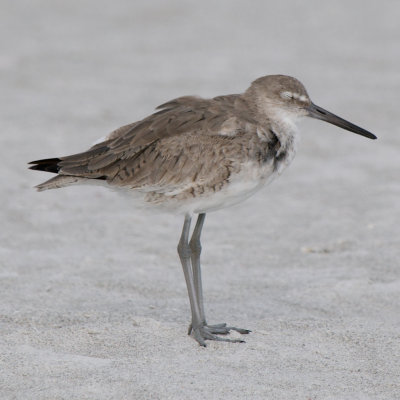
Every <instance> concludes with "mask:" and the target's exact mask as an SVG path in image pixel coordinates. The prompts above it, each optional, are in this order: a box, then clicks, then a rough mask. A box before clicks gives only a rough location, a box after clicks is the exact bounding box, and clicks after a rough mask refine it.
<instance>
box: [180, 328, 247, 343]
mask: <svg viewBox="0 0 400 400" xmlns="http://www.w3.org/2000/svg"><path fill="white" fill-rule="evenodd" d="M231 331H236V332H239V333H241V334H242V335H247V334H248V333H250V332H251V331H250V330H248V329H242V328H235V327H234V326H227V325H226V324H225V323H222V324H215V325H207V324H206V323H203V324H202V325H200V326H198V327H196V328H194V327H193V325H192V324H190V326H189V330H188V335H190V334H192V335H193V337H194V339H195V340H196V341H197V342H198V343H199V345H200V346H203V347H206V343H205V341H206V340H216V341H219V342H231V343H244V340H242V339H228V338H221V337H219V336H216V335H227V334H229V333H230V332H231Z"/></svg>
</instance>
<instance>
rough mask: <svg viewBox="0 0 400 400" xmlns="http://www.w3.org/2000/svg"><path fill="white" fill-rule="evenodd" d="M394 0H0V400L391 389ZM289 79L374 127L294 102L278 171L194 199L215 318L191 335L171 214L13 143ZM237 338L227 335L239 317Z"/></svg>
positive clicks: (397, 376)
mask: <svg viewBox="0 0 400 400" xmlns="http://www.w3.org/2000/svg"><path fill="white" fill-rule="evenodd" d="M399 15H400V3H399V2H398V1H390V0H388V1H384V2H365V1H361V0H357V1H356V0H349V1H336V2H321V1H317V0H310V1H307V2H300V1H287V0H283V1H264V0H263V1H261V0H260V1H252V2H247V1H216V2H214V1H211V0H209V1H183V0H182V1H178V0H169V1H161V0H158V1H156V0H154V1H144V0H143V1H105V0H96V1H95V0H83V1H79V2H78V1H61V0H36V1H34V2H33V1H28V0H18V1H2V2H1V15H0V20H1V21H0V22H1V23H0V41H1V52H0V80H1V96H0V118H1V125H2V127H1V134H0V152H1V157H0V163H1V174H0V180H1V181H0V187H1V191H0V226H1V229H0V399H1V400H9V399H18V400H19V399H21V400H29V399H46V400H59V399H66V400H70V399H74V400H75V399H77V400H82V399H95V400H97V399H99V400H103V399H104V400H106V399H107V400H109V399H117V400H122V399H127V400H129V399H137V400H142V399H151V400H153V399H156V400H157V399H191V400H197V399H201V400H205V399H207V400H209V399H257V400H258V399H267V400H268V399H277V400H291V399H296V400H297V399H300V400H309V399H310V400H330V399H337V400H368V399H382V400H396V399H399V398H400V228H399V220H400V128H399V126H400V112H399V101H400V69H399V65H400V24H399ZM275 73H282V74H287V75H292V76H295V77H297V78H298V79H299V80H301V81H302V82H303V83H304V85H305V86H306V88H307V89H308V91H309V94H310V96H311V98H312V99H313V101H314V102H315V103H316V104H318V105H320V106H321V107H324V108H326V109H328V110H330V111H332V112H334V113H335V114H338V115H340V116H342V117H344V118H346V119H348V120H350V121H352V122H354V123H356V124H358V125H360V126H362V127H364V128H366V129H368V130H370V131H372V132H374V133H375V134H376V135H377V136H378V137H379V139H378V140H376V141H372V140H368V139H366V138H363V137H361V136H357V135H355V134H352V133H350V132H347V131H343V130H340V129H339V128H337V127H334V126H332V125H328V124H326V123H323V122H321V121H316V120H304V121H302V122H300V130H301V136H302V139H301V142H300V144H299V148H298V154H297V156H296V158H295V159H294V161H293V163H292V165H291V166H290V167H289V168H288V169H287V170H286V171H285V172H284V173H283V175H282V176H281V177H280V178H279V179H278V180H276V181H275V182H273V183H272V184H271V185H270V186H268V187H265V188H264V189H263V190H261V191H260V192H259V193H258V194H256V195H255V196H253V197H252V198H251V199H249V200H247V201H246V202H244V203H242V204H240V205H238V206H235V207H232V208H229V209H224V210H221V211H218V212H215V213H210V214H208V215H207V218H206V223H205V228H204V230H203V236H202V239H203V279H204V295H205V303H206V304H205V305H206V312H207V317H208V322H209V323H220V322H227V323H228V324H232V325H235V326H238V327H242V328H248V329H251V330H252V333H251V334H250V335H247V336H245V337H243V338H244V339H245V340H246V343H242V344H236V343H235V344H233V343H220V342H207V344H208V346H207V348H201V347H200V346H198V344H197V343H196V342H195V341H194V340H193V339H192V338H190V337H189V336H187V327H188V324H189V322H190V311H189V301H188V298H187V292H186V287H185V283H184V278H183V273H182V268H181V266H180V263H179V259H178V256H177V253H176V246H177V243H178V240H179V236H180V231H181V226H182V223H183V218H182V217H181V216H176V215H167V214H153V213H151V212H148V211H147V212H144V211H142V210H140V209H138V208H137V207H135V203H134V201H133V200H132V199H130V198H129V197H123V196H120V195H119V194H118V193H115V192H113V191H109V190H106V189H104V188H101V187H96V186H77V187H71V188H66V189H59V190H52V191H48V192H44V193H38V192H36V191H35V190H34V189H33V186H34V185H36V184H38V183H40V182H42V181H44V180H45V179H48V178H50V175H49V174H46V173H42V172H34V171H29V170H28V169H27V165H26V164H27V162H28V161H31V160H36V159H40V158H47V157H56V156H63V155H68V154H72V153H77V152H80V151H83V150H85V149H87V148H88V147H89V146H90V144H91V143H92V142H94V141H95V140H96V139H98V138H99V137H102V136H104V135H106V134H107V133H109V132H111V131H112V130H113V129H115V128H117V127H119V126H121V125H124V124H127V123H130V122H133V121H136V120H138V119H141V118H143V117H145V116H146V115H148V114H149V113H151V112H152V111H153V109H154V107H156V106H157V105H159V104H161V103H164V102H165V101H167V100H169V99H172V98H175V97H178V96H181V95H191V94H197V95H201V96H204V97H212V96H216V95H220V94H228V93H239V92H242V91H244V90H245V89H246V88H247V87H248V86H249V84H250V82H251V81H252V80H254V79H256V78H258V77H259V76H263V75H268V74H275ZM231 337H235V338H237V337H240V335H239V334H232V335H231Z"/></svg>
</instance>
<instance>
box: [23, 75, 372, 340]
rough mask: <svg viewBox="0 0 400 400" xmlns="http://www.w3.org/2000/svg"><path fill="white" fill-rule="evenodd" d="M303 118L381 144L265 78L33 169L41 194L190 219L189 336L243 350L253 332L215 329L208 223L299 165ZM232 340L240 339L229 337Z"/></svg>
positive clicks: (276, 79)
mask: <svg viewBox="0 0 400 400" xmlns="http://www.w3.org/2000/svg"><path fill="white" fill-rule="evenodd" d="M302 117H311V118H315V119H319V120H322V121H325V122H328V123H330V124H333V125H336V126H338V127H340V128H343V129H345V130H347V131H350V132H353V133H356V134H358V135H361V136H364V137H367V138H369V139H376V138H377V137H376V136H375V135H374V134H372V133H371V132H369V131H367V130H365V129H363V128H360V127H359V126H357V125H354V124H353V123H351V122H348V121H346V120H344V119H343V118H341V117H339V116H337V115H335V114H333V113H331V112H329V111H327V110H325V109H323V108H321V107H319V106H317V105H316V104H314V103H313V102H312V101H311V99H310V96H309V95H308V93H307V90H306V89H305V87H304V86H303V84H302V83H301V82H300V81H299V80H297V79H296V78H293V77H290V76H286V75H267V76H263V77H260V78H258V79H256V80H255V81H253V82H252V83H251V85H250V87H249V88H248V89H247V90H246V91H245V92H243V93H241V94H229V95H222V96H217V97H214V98H209V99H205V98H201V97H197V96H183V97H179V98H176V99H173V100H171V101H168V102H166V103H164V104H162V105H160V106H158V107H157V108H156V111H155V112H154V113H153V114H151V115H149V116H147V117H146V118H143V119H142V120H139V121H137V122H134V123H131V124H128V125H124V126H122V127H120V128H118V129H116V130H114V131H113V132H111V133H110V134H109V135H108V136H106V137H105V138H103V139H101V140H100V141H99V142H96V143H95V144H94V145H93V146H92V147H90V148H89V149H88V150H86V151H84V152H81V153H78V154H73V155H69V156H63V157H57V158H48V159H42V160H37V161H32V162H30V163H29V164H30V165H31V166H30V169H32V170H39V171H47V172H51V173H55V174H56V176H55V177H53V178H51V179H49V180H47V181H45V182H43V183H41V184H39V185H37V186H36V188H37V190H38V191H44V190H48V189H56V188H62V187H66V186H71V185H76V184H87V183H96V184H99V185H103V186H107V187H109V188H112V189H118V190H121V191H123V192H125V193H126V192H127V193H128V194H130V195H132V196H133V198H134V199H135V202H136V203H135V204H137V205H138V206H139V205H140V206H144V207H146V208H149V209H153V210H155V209H160V210H162V211H166V212H172V213H175V214H178V215H180V216H181V217H183V219H184V222H183V228H182V232H181V236H180V239H179V243H178V248H177V249H178V254H179V258H180V262H181V264H182V268H183V273H184V277H185V281H186V286H187V291H188V295H189V303H190V310H191V322H190V325H189V329H188V334H189V335H191V336H192V337H193V338H194V339H195V340H196V341H197V342H198V344H199V345H200V346H204V347H205V346H206V340H214V341H225V342H244V340H242V335H245V334H248V333H250V332H251V331H250V330H248V329H242V328H237V327H234V326H229V325H227V324H226V323H219V324H214V325H212V324H208V323H207V320H206V317H205V310H204V300H203V289H202V279H201V266H200V254H201V240H200V238H201V232H202V228H203V225H204V221H205V217H206V213H209V212H212V211H216V210H218V209H221V208H224V207H228V206H231V205H234V204H237V203H239V202H241V201H243V200H245V199H247V198H248V197H250V196H251V195H253V194H254V193H256V192H257V191H258V190H260V189H261V188H262V187H263V186H265V185H266V184H268V183H270V182H271V181H272V180H273V179H274V178H276V177H277V176H279V175H280V174H281V173H282V171H283V170H284V169H285V168H286V167H287V166H288V165H289V164H290V163H291V161H292V160H293V157H294V156H295V153H296V148H297V143H298V137H299V132H298V129H297V123H298V120H299V119H301V118H302ZM195 215H197V221H196V224H195V227H194V229H193V232H192V234H191V235H190V232H191V229H190V226H191V221H192V219H193V218H194V216H195ZM232 331H236V332H239V334H240V336H239V337H240V338H237V337H238V335H236V336H235V337H234V338H231V337H230V336H228V334H229V333H231V332H232Z"/></svg>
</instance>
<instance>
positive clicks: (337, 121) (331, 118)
mask: <svg viewBox="0 0 400 400" xmlns="http://www.w3.org/2000/svg"><path fill="white" fill-rule="evenodd" d="M308 116H309V117H311V118H316V119H320V120H322V121H326V122H329V123H330V124H333V125H336V126H338V127H339V128H343V129H346V130H347V131H350V132H354V133H357V135H361V136H365V137H367V138H369V139H376V136H375V135H374V134H373V133H371V132H368V131H366V130H365V129H363V128H360V127H359V126H357V125H354V124H352V123H351V122H349V121H346V120H345V119H343V118H340V117H338V116H337V115H335V114H332V113H331V112H329V111H326V110H324V109H323V108H321V107H319V106H317V105H316V104H314V103H311V105H310V106H309V108H308Z"/></svg>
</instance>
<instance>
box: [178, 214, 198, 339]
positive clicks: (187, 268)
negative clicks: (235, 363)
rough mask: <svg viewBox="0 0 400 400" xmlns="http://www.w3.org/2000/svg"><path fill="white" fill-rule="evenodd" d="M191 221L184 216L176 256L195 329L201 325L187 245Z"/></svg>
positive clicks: (188, 217)
mask: <svg viewBox="0 0 400 400" xmlns="http://www.w3.org/2000/svg"><path fill="white" fill-rule="evenodd" d="M191 220H192V218H191V217H190V216H189V215H186V216H185V222H184V223H183V229H182V235H181V238H180V240H179V243H178V254H179V258H180V259H181V263H182V268H183V274H184V275H185V281H186V287H187V291H188V294H189V301H190V309H191V311H192V326H193V327H196V326H200V325H201V317H200V310H199V305H198V302H197V298H196V289H195V286H194V281H193V271H192V265H191V262H190V258H191V253H192V252H191V250H190V246H189V244H188V241H189V231H190V222H191ZM200 344H201V343H200Z"/></svg>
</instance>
